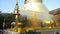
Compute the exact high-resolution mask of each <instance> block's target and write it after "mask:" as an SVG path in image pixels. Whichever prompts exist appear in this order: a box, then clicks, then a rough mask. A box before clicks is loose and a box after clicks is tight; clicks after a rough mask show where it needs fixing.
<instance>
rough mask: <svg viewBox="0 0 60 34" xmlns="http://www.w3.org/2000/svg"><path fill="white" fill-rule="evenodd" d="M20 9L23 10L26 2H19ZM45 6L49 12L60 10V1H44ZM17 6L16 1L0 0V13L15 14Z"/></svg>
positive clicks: (20, 0)
mask: <svg viewBox="0 0 60 34" xmlns="http://www.w3.org/2000/svg"><path fill="white" fill-rule="evenodd" d="M18 2H19V3H18V4H19V9H20V10H21V9H22V7H23V5H24V0H18ZM43 4H44V5H45V6H46V7H47V8H48V10H49V11H52V10H54V9H57V8H60V0H43ZM15 5H16V0H0V11H2V13H13V11H14V8H15Z"/></svg>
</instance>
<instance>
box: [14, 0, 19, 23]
mask: <svg viewBox="0 0 60 34" xmlns="http://www.w3.org/2000/svg"><path fill="white" fill-rule="evenodd" d="M19 11H20V10H19V6H18V0H17V1H16V5H15V9H14V17H15V22H18V21H19V20H18V19H19V15H20V14H19Z"/></svg>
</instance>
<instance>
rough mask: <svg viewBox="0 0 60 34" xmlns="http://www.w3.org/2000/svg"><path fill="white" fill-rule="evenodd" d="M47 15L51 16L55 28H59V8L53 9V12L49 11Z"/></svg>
mask: <svg viewBox="0 0 60 34" xmlns="http://www.w3.org/2000/svg"><path fill="white" fill-rule="evenodd" d="M49 13H50V14H51V15H53V16H52V18H53V20H54V22H55V24H56V26H57V27H58V26H60V8H58V9H54V10H52V11H50V12H49Z"/></svg>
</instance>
